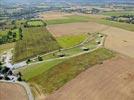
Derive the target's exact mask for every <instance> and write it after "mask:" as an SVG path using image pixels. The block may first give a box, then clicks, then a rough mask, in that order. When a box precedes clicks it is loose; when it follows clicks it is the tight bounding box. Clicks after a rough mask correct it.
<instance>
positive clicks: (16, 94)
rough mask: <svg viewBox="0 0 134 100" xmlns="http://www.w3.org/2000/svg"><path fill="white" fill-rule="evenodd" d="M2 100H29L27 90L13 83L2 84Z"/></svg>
mask: <svg viewBox="0 0 134 100" xmlns="http://www.w3.org/2000/svg"><path fill="white" fill-rule="evenodd" d="M0 100H28V96H27V94H26V91H25V89H24V88H23V87H22V86H20V85H18V84H12V83H3V82H1V83H0Z"/></svg>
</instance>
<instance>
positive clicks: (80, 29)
mask: <svg viewBox="0 0 134 100" xmlns="http://www.w3.org/2000/svg"><path fill="white" fill-rule="evenodd" d="M108 27H109V26H106V25H101V24H97V23H94V22H78V23H69V24H59V25H50V26H48V27H47V28H48V30H49V31H50V32H51V33H53V34H54V35H55V36H62V35H68V34H69V35H70V34H83V33H88V32H89V33H93V32H101V31H103V30H105V29H107V28H108Z"/></svg>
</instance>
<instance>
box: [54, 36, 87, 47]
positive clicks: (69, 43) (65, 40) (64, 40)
mask: <svg viewBox="0 0 134 100" xmlns="http://www.w3.org/2000/svg"><path fill="white" fill-rule="evenodd" d="M86 38H87V34H79V35H65V36H61V37H57V38H56V40H57V42H58V43H59V45H60V46H61V47H63V48H69V47H73V46H75V45H78V44H80V43H81V42H83V41H84V40H85V39H86Z"/></svg>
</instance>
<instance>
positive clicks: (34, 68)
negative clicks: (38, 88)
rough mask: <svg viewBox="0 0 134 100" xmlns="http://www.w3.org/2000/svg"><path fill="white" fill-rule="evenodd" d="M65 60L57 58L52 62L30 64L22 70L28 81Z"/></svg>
mask: <svg viewBox="0 0 134 100" xmlns="http://www.w3.org/2000/svg"><path fill="white" fill-rule="evenodd" d="M63 61H64V60H55V61H51V62H44V63H40V64H36V65H31V66H28V67H27V68H25V69H22V70H21V72H22V74H23V78H24V79H25V80H26V81H27V80H30V79H32V78H33V77H35V76H38V75H40V74H42V73H43V72H45V71H47V70H49V69H50V68H52V67H54V66H55V65H57V64H59V63H61V62H63Z"/></svg>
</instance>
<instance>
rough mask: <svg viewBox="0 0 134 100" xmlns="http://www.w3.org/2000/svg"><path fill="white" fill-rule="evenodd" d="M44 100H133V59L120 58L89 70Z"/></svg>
mask: <svg viewBox="0 0 134 100" xmlns="http://www.w3.org/2000/svg"><path fill="white" fill-rule="evenodd" d="M45 100H134V59H132V58H128V57H124V56H121V57H116V58H113V59H111V60H108V61H105V62H104V63H103V64H101V65H96V66H94V67H92V68H89V69H88V70H86V71H85V72H82V73H81V74H80V75H78V76H77V77H76V78H75V79H73V80H72V81H70V82H68V83H67V84H66V85H64V86H63V87H62V88H60V89H59V90H58V91H56V92H55V93H54V94H51V95H49V96H48V97H47V98H46V99H45Z"/></svg>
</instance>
